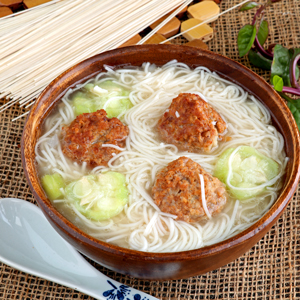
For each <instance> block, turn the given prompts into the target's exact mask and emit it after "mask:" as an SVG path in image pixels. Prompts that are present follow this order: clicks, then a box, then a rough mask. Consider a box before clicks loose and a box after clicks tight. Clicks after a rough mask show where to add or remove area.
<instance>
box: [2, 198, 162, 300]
mask: <svg viewBox="0 0 300 300" xmlns="http://www.w3.org/2000/svg"><path fill="white" fill-rule="evenodd" d="M0 228H1V230H0V244H1V247H0V261H2V262H3V263H5V264H7V265H9V266H11V267H13V268H15V269H18V270H20V271H22V272H26V273H29V274H32V275H35V276H38V277H40V278H44V279H46V280H50V281H53V282H56V283H58V284H61V285H64V286H67V287H70V288H73V289H75V290H78V291H80V292H83V293H85V294H87V295H90V296H92V297H94V298H96V299H101V300H154V299H157V298H155V297H152V296H150V295H147V294H145V293H143V292H140V291H137V290H136V289H133V288H131V287H128V286H126V285H124V284H121V283H119V282H117V281H115V280H113V279H111V278H109V277H107V276H106V275H104V274H102V273H101V272H99V271H98V270H97V269H95V268H94V267H93V266H92V265H91V264H89V263H88V262H87V260H85V259H84V258H83V256H82V255H80V254H79V253H78V252H77V250H75V248H74V247H72V246H71V245H70V244H69V243H68V242H66V241H65V240H64V239H63V238H62V237H61V236H60V235H59V234H58V233H57V232H56V231H55V230H54V228H53V227H52V226H51V225H50V224H49V223H48V221H47V220H46V218H45V216H44V215H43V213H42V211H41V210H40V209H39V208H38V207H37V206H35V205H33V204H31V203H29V202H27V201H24V200H20V199H15V198H13V199H11V198H10V199H9V198H6V199H0Z"/></svg>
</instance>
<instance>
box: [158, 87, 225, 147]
mask: <svg viewBox="0 0 300 300" xmlns="http://www.w3.org/2000/svg"><path fill="white" fill-rule="evenodd" d="M157 129H158V132H159V134H160V136H161V138H162V139H163V140H164V141H166V142H167V143H170V144H174V145H175V146H177V147H178V148H179V149H181V150H187V151H189V152H195V151H205V152H209V151H210V150H211V149H212V148H213V147H216V146H217V145H218V136H219V133H223V132H224V131H225V129H226V123H225V122H224V120H223V119H222V118H221V116H220V115H219V114H218V113H217V112H216V111H215V110H214V109H213V108H212V106H211V105H209V104H208V103H207V102H206V101H204V100H203V99H201V97H200V96H198V95H196V94H188V93H182V94H179V95H178V97H176V98H174V99H173V101H172V103H171V106H170V107H169V109H168V110H167V111H166V112H165V113H164V115H163V116H162V117H161V119H160V120H159V121H158V124H157Z"/></svg>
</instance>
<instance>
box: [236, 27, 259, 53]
mask: <svg viewBox="0 0 300 300" xmlns="http://www.w3.org/2000/svg"><path fill="white" fill-rule="evenodd" d="M255 36H256V27H255V26H254V25H249V24H248V25H245V26H244V27H243V28H241V30H240V31H239V34H238V38H237V44H238V50H239V55H240V57H243V56H245V55H246V54H247V53H248V52H249V50H250V49H251V47H252V45H253V43H254V40H255Z"/></svg>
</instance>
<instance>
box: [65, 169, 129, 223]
mask: <svg viewBox="0 0 300 300" xmlns="http://www.w3.org/2000/svg"><path fill="white" fill-rule="evenodd" d="M65 193H66V198H67V199H68V200H69V201H70V202H72V203H73V204H74V205H75V207H76V209H77V210H78V211H79V212H80V213H82V214H83V215H84V216H86V217H87V218H89V219H91V220H95V221H102V220H106V219H109V218H112V217H114V216H116V215H118V214H119V213H120V212H121V211H122V210H123V208H124V206H125V205H126V204H127V202H128V189H127V187H126V182H125V176H124V175H123V174H121V173H117V172H107V173H102V174H100V175H88V176H83V177H82V178H81V179H79V180H77V181H74V182H71V183H70V184H68V185H67V187H66V189H65Z"/></svg>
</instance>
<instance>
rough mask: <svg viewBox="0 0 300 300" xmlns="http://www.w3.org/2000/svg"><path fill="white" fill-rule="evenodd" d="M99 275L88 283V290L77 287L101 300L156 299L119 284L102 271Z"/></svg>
mask: <svg viewBox="0 0 300 300" xmlns="http://www.w3.org/2000/svg"><path fill="white" fill-rule="evenodd" d="M99 275H101V276H99V278H98V279H97V280H95V281H94V282H89V283H88V285H89V286H88V290H86V289H85V287H84V286H82V287H78V288H77V289H78V290H81V291H82V292H84V293H85V294H88V295H90V296H92V297H94V298H96V299H101V300H158V299H157V298H155V297H153V296H150V295H148V294H146V293H144V292H141V291H138V290H136V289H134V288H132V287H129V286H127V285H125V284H121V283H119V282H117V281H115V280H113V279H111V278H109V277H107V276H105V275H104V274H102V273H99ZM100 277H102V278H100Z"/></svg>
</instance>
